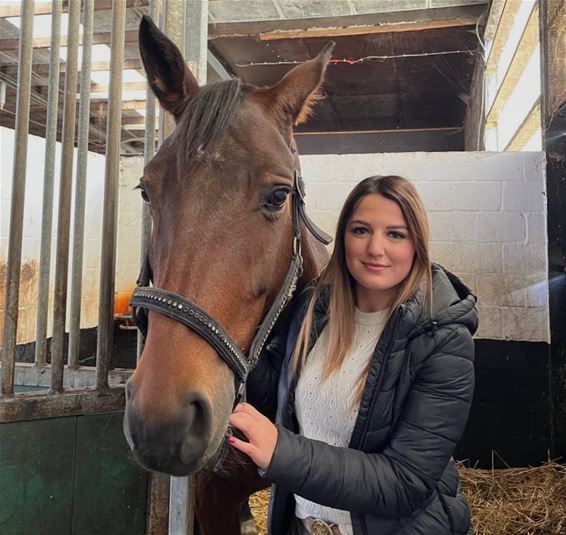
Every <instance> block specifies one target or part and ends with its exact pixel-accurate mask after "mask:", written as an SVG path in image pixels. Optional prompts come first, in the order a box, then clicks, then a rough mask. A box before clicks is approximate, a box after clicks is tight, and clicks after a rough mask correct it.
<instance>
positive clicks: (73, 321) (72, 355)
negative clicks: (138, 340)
mask: <svg viewBox="0 0 566 535" xmlns="http://www.w3.org/2000/svg"><path fill="white" fill-rule="evenodd" d="M93 20H94V0H84V4H83V60H82V65H81V103H80V111H79V142H78V149H77V171H76V173H77V174H76V178H75V220H74V226H73V266H72V270H71V310H70V325H69V367H70V368H76V367H78V366H79V347H80V337H81V296H82V282H83V248H84V226H85V221H84V218H85V197H86V172H87V160H88V127H89V124H90V121H89V119H90V91H89V83H90V72H91V71H90V65H91V63H92V30H93Z"/></svg>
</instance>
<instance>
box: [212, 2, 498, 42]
mask: <svg viewBox="0 0 566 535" xmlns="http://www.w3.org/2000/svg"><path fill="white" fill-rule="evenodd" d="M487 4H488V3H487V2H486V3H485V4H473V5H467V6H457V7H444V8H435V9H419V10H413V11H395V12H388V13H375V14H368V15H348V16H343V17H320V18H310V19H285V20H270V21H259V22H258V21H253V22H226V23H211V24H209V27H208V38H209V40H214V39H218V38H220V37H253V36H259V38H260V39H262V40H265V41H267V40H276V39H293V38H308V37H334V36H340V35H362V34H370V33H390V32H400V31H405V32H408V31H411V32H412V31H421V30H433V29H441V28H455V27H461V26H470V25H475V24H476V23H477V21H478V19H479V18H480V16H481V15H482V14H483V13H484V12H485V11H486V9H487V8H488V5H487Z"/></svg>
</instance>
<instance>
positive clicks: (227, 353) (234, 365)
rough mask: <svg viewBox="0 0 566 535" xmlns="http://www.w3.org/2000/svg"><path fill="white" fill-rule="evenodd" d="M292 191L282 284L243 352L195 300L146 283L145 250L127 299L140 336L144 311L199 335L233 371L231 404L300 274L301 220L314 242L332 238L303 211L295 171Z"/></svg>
mask: <svg viewBox="0 0 566 535" xmlns="http://www.w3.org/2000/svg"><path fill="white" fill-rule="evenodd" d="M292 193H293V198H292V203H293V206H292V212H293V215H292V217H293V256H292V258H291V263H290V266H289V270H288V271H287V275H286V276H285V280H284V282H283V286H282V287H281V289H280V290H279V293H278V294H277V297H276V298H275V300H274V301H273V304H272V305H271V308H270V309H269V312H268V313H267V314H266V316H265V317H264V318H263V321H262V322H261V324H260V326H259V327H258V329H257V332H256V335H255V337H254V339H253V341H252V343H251V346H250V350H249V352H248V354H247V355H245V354H244V352H243V351H242V350H241V349H240V348H239V347H238V346H237V345H236V343H235V342H234V341H233V340H232V338H231V337H230V335H229V334H228V333H227V332H226V330H225V329H223V328H222V326H221V325H220V324H219V323H217V322H216V321H215V320H214V318H212V317H211V316H210V315H209V314H208V313H207V312H206V311H205V310H204V309H202V308H201V307H199V306H198V305H197V304H196V303H193V302H192V301H191V300H190V299H187V298H186V297H184V296H182V295H179V294H177V293H175V292H170V291H167V290H162V289H161V288H155V287H154V286H150V282H151V279H152V273H151V266H150V264H149V252H148V253H147V254H146V257H145V261H144V264H143V266H142V269H141V272H140V275H139V278H138V280H137V288H136V289H135V290H134V292H133V294H132V297H131V299H130V305H131V307H132V312H133V314H132V315H133V320H134V322H135V324H136V326H137V327H138V329H139V330H140V331H141V332H142V334H143V335H144V337H145V336H146V335H147V328H148V315H147V311H148V310H152V311H154V312H159V313H160V314H163V315H165V316H168V317H169V318H171V319H174V320H176V321H178V322H180V323H182V324H183V325H186V326H187V327H189V329H192V330H193V331H194V332H196V333H197V334H198V335H199V336H201V337H202V338H203V339H204V340H205V341H206V342H207V343H208V344H209V345H210V346H211V347H212V348H213V349H214V350H215V351H216V352H217V353H218V355H219V356H220V357H221V358H222V359H223V360H224V362H226V364H227V365H228V366H229V367H230V369H231V370H232V371H233V372H234V377H235V380H236V393H237V394H236V400H235V404H236V403H238V402H239V401H240V400H241V399H242V397H243V396H244V391H245V383H246V379H247V377H248V374H249V373H250V371H251V370H252V369H253V367H254V366H255V364H256V362H257V360H258V359H259V356H260V354H261V350H262V349H263V346H264V345H265V342H266V341H267V339H268V337H269V334H270V333H271V331H272V329H273V327H274V326H275V323H276V322H277V318H278V317H279V315H280V314H281V312H282V311H283V309H284V308H285V306H286V305H287V303H288V302H289V301H290V300H291V298H292V297H293V293H294V292H295V289H296V286H297V281H298V279H299V277H300V275H301V273H302V266H303V258H302V256H301V220H302V221H303V222H304V223H305V226H306V227H307V229H308V230H309V231H310V232H311V234H312V235H313V236H314V237H315V238H316V239H317V240H318V241H320V242H322V243H324V244H325V245H328V244H329V243H330V242H331V241H332V238H331V237H330V236H329V235H328V234H326V233H325V232H324V231H322V230H321V229H319V228H318V227H317V226H316V225H315V224H314V223H313V222H312V221H311V220H310V219H309V217H308V216H307V214H306V212H305V189H304V182H303V178H302V177H301V176H300V175H299V174H298V173H297V172H295V176H294V184H293V190H292Z"/></svg>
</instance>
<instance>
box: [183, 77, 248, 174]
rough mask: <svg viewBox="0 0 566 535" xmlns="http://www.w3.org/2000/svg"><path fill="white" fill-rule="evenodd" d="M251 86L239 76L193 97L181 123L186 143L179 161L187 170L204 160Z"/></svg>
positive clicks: (184, 170) (205, 89)
mask: <svg viewBox="0 0 566 535" xmlns="http://www.w3.org/2000/svg"><path fill="white" fill-rule="evenodd" d="M249 87H250V86H247V85H245V84H242V82H240V80H238V79H231V80H225V81H222V82H216V83H214V84H210V85H207V86H204V87H202V88H201V89H200V91H199V92H198V93H197V94H196V96H194V97H193V98H192V99H191V100H189V102H188V103H187V107H186V108H185V110H184V112H183V116H182V118H181V121H180V122H179V126H178V129H179V135H180V139H179V141H180V146H181V147H182V149H181V151H180V153H179V161H178V163H179V168H180V170H183V174H186V173H188V172H189V171H190V170H191V169H194V168H195V167H196V166H198V165H199V164H200V163H201V162H202V160H203V157H204V156H205V155H206V153H207V151H209V150H210V148H211V147H212V146H213V145H214V143H215V142H216V141H217V140H218V138H219V137H220V136H221V135H222V133H223V132H224V131H225V130H226V129H227V128H228V125H229V124H230V121H231V119H232V117H233V116H234V114H235V112H236V110H237V109H238V107H239V106H240V103H241V101H242V96H243V94H244V93H245V92H246V91H245V90H246V89H249ZM179 176H181V174H179Z"/></svg>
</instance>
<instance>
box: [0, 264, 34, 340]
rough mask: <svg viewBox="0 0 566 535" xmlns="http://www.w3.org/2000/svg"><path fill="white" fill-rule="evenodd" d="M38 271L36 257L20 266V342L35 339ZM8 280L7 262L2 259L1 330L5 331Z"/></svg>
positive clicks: (0, 286) (0, 280) (0, 279)
mask: <svg viewBox="0 0 566 535" xmlns="http://www.w3.org/2000/svg"><path fill="white" fill-rule="evenodd" d="M38 271H39V270H38V262H37V260H35V259H33V260H28V261H27V262H24V263H23V264H22V265H21V268H20V290H19V305H18V334H17V343H18V344H23V343H27V342H31V341H32V340H34V339H35V322H36V310H37V292H38V285H37V281H38ZM7 282H8V281H7V262H6V261H5V260H4V259H2V260H1V261H0V332H3V329H4V313H5V311H4V308H5V296H6V284H7Z"/></svg>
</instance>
